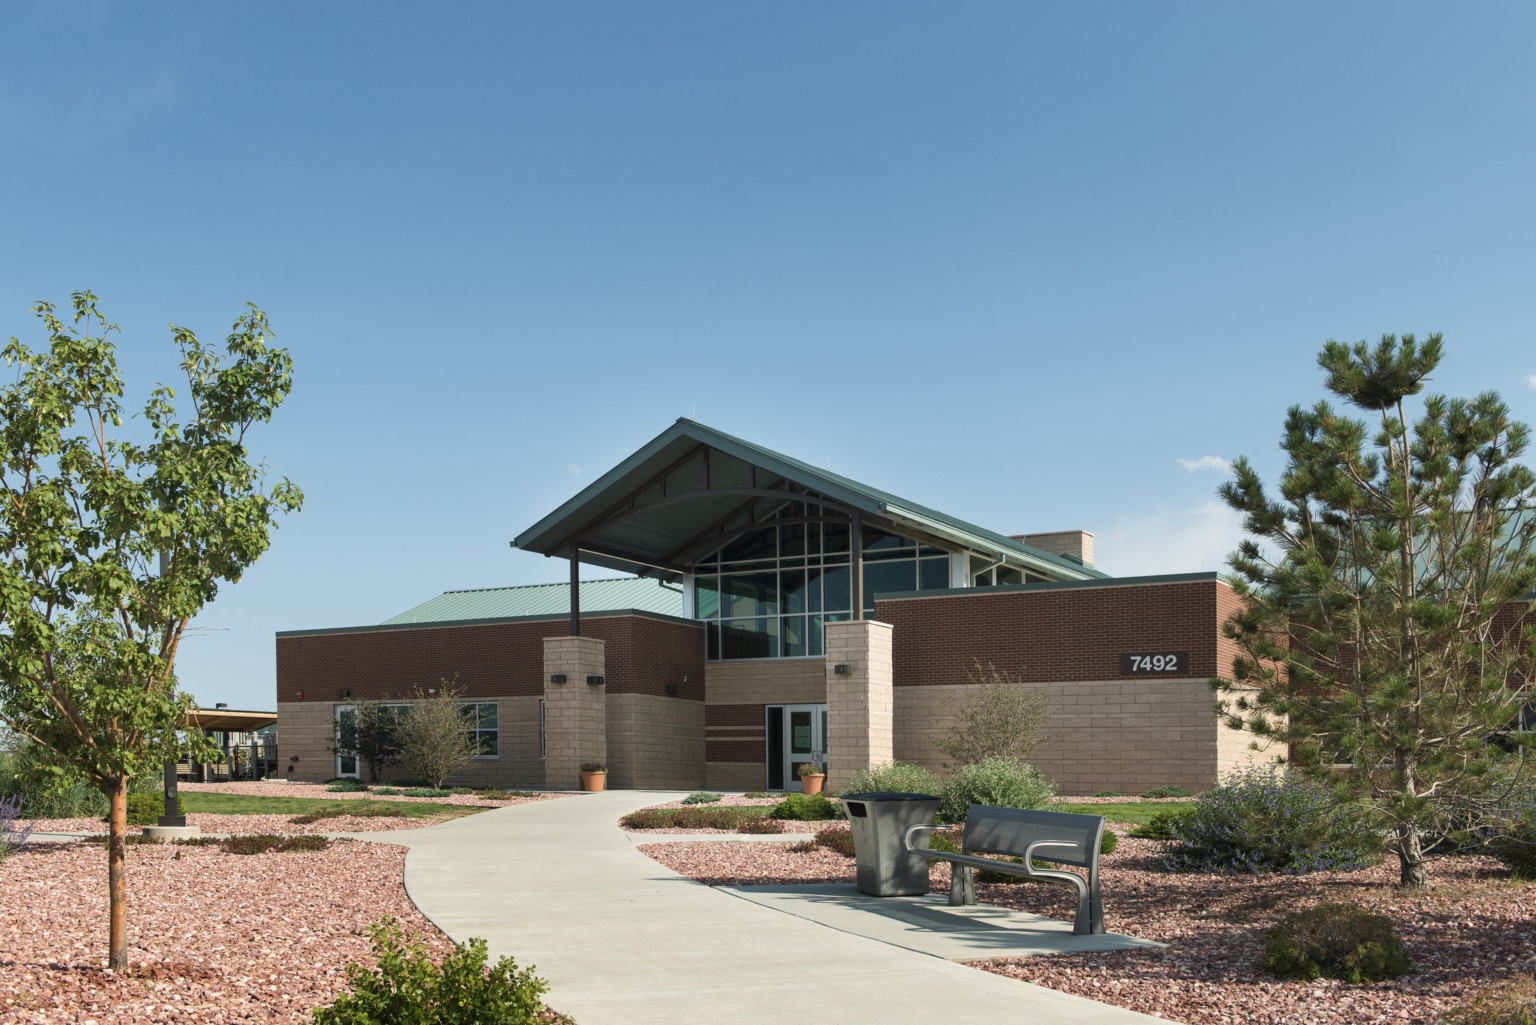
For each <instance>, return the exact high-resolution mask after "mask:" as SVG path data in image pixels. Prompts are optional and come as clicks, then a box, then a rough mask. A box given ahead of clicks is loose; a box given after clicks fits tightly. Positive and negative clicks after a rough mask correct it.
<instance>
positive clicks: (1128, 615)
mask: <svg viewBox="0 0 1536 1025" xmlns="http://www.w3.org/2000/svg"><path fill="white" fill-rule="evenodd" d="M1236 601H1237V597H1236V595H1234V594H1233V593H1232V590H1231V588H1229V587H1228V586H1227V585H1226V584H1223V583H1221V582H1220V581H1216V580H1194V581H1186V582H1177V583H1167V584H1141V585H1126V586H1120V587H1115V586H1098V587H1074V588H1061V589H1050V590H1039V591H996V592H991V593H985V594H970V595H942V596H935V597H933V598H909V599H896V600H892V601H881V602H876V604H875V618H876V619H878V620H882V621H884V622H887V623H890V624H891V625H892V626H894V627H895V630H894V631H893V635H892V642H893V647H894V650H893V656H894V659H893V660H894V662H895V674H894V675H895V685H896V686H898V687H920V686H934V685H940V686H942V685H949V684H963V683H969V682H970V677H969V675H968V671H969V669H970V668H971V666H972V664H973V661H975V660H979V661H980V662H982V663H983V664H987V663H991V664H992V665H995V666H996V667H997V668H999V669H1005V670H1008V671H1010V672H1014V673H1017V674H1019V676H1020V678H1021V679H1022V680H1023V681H1024V682H1028V683H1046V682H1060V681H1073V680H1118V679H1134V678H1136V677H1134V676H1122V674H1121V672H1120V656H1121V655H1122V654H1130V653H1155V652H1168V651H1187V652H1189V671H1188V673H1187V674H1180V675H1181V676H1184V677H1186V678H1187V677H1201V676H1213V675H1216V674H1217V673H1218V672H1220V673H1222V674H1224V675H1225V674H1230V673H1231V666H1232V663H1231V660H1232V656H1233V654H1235V650H1236V646H1235V645H1232V644H1230V643H1228V642H1224V641H1223V642H1221V643H1218V641H1219V639H1220V631H1221V622H1222V619H1223V618H1224V617H1225V616H1226V615H1228V614H1230V611H1231V609H1232V608H1233V607H1235V603H1236Z"/></svg>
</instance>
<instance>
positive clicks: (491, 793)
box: [475, 788, 539, 801]
mask: <svg viewBox="0 0 1536 1025" xmlns="http://www.w3.org/2000/svg"><path fill="white" fill-rule="evenodd" d="M475 796H476V797H478V798H480V799H481V800H482V801H510V800H512V798H514V797H537V796H539V795H538V794H537V793H535V792H534V791H532V790H497V789H495V788H487V789H485V790H476V791H475Z"/></svg>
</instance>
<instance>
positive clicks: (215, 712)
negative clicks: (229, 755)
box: [187, 708, 277, 733]
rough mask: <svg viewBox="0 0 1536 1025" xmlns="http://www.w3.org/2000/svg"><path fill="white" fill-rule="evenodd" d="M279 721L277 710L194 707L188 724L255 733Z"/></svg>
mask: <svg viewBox="0 0 1536 1025" xmlns="http://www.w3.org/2000/svg"><path fill="white" fill-rule="evenodd" d="M276 722H277V713H276V712H245V711H240V710H238V709H229V708H194V709H192V714H191V715H189V716H188V717H187V725H188V726H190V727H191V728H192V729H194V730H227V731H229V732H231V733H253V732H255V731H256V730H259V729H261V728H262V727H264V726H272V725H274V724H276Z"/></svg>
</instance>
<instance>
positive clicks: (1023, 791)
mask: <svg viewBox="0 0 1536 1025" xmlns="http://www.w3.org/2000/svg"><path fill="white" fill-rule="evenodd" d="M1055 794H1056V788H1055V787H1054V786H1052V785H1051V781H1050V780H1048V779H1046V778H1045V777H1044V776H1042V775H1040V773H1039V772H1037V771H1036V770H1035V768H1034V767H1033V766H1031V765H1026V764H1025V763H1024V762H1020V761H1015V760H1014V759H1012V758H1008V757H1006V756H1003V755H998V756H996V757H993V758H988V759H986V760H985V761H980V762H975V763H973V764H971V765H967V766H964V767H963V768H962V769H961V770H960V771H959V772H958V773H956V774H955V776H954V778H953V779H951V780H949V781H948V782H946V783H945V784H944V788H943V791H942V793H940V795H939V818H940V819H941V820H943V821H945V822H964V821H965V813H966V812H967V811H969V810H970V807H971V805H973V804H991V805H996V806H998V807H1001V808H1044V807H1045V806H1046V805H1048V804H1050V803H1051V798H1052V797H1054V796H1055Z"/></svg>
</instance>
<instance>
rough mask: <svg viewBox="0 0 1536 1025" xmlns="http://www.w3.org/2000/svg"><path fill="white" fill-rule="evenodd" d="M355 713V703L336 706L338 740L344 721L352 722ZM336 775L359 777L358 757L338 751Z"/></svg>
mask: <svg viewBox="0 0 1536 1025" xmlns="http://www.w3.org/2000/svg"><path fill="white" fill-rule="evenodd" d="M355 714H356V710H355V706H353V705H337V706H336V739H337V740H340V739H341V724H342V723H347V722H351V720H352V717H353V716H354V715H355ZM336 775H338V776H350V777H352V778H353V779H357V778H358V771H357V758H356V757H354V756H353V755H350V754H342V753H341V752H340V751H338V752H336Z"/></svg>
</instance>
